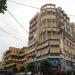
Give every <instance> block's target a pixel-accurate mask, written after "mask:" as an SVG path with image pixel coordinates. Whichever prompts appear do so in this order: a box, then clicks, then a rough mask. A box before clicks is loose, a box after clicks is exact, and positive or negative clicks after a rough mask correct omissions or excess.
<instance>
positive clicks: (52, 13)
mask: <svg viewBox="0 0 75 75" xmlns="http://www.w3.org/2000/svg"><path fill="white" fill-rule="evenodd" d="M73 27H74V26H73V24H71V23H70V18H69V17H68V15H67V14H66V13H65V12H64V10H62V8H61V7H56V5H54V4H45V5H43V6H42V7H41V8H40V12H38V13H37V14H36V15H35V16H34V17H33V18H32V19H31V21H30V26H29V49H28V50H29V51H28V56H29V62H33V61H36V62H37V64H38V63H40V61H41V60H43V59H48V60H49V61H50V62H51V63H52V64H53V66H54V68H56V67H58V66H60V68H61V69H60V70H62V71H65V70H72V69H73V68H74V62H75V38H73V37H74V35H73V33H74V28H73Z"/></svg>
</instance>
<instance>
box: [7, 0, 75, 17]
mask: <svg viewBox="0 0 75 75" xmlns="http://www.w3.org/2000/svg"><path fill="white" fill-rule="evenodd" d="M8 1H10V2H12V3H15V4H18V5H23V6H26V7H31V8H35V9H40V8H37V7H33V6H29V5H25V4H22V3H19V2H15V1H12V0H8ZM68 15H69V14H68ZM69 16H74V17H75V15H69Z"/></svg>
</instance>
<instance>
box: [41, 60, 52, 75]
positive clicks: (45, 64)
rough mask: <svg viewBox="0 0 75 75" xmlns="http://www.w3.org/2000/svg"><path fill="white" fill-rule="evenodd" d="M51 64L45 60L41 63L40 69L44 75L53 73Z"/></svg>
mask: <svg viewBox="0 0 75 75" xmlns="http://www.w3.org/2000/svg"><path fill="white" fill-rule="evenodd" d="M51 66H52V65H51V63H50V62H49V61H48V60H43V61H41V63H40V69H41V72H42V73H43V75H48V74H49V73H50V72H51Z"/></svg>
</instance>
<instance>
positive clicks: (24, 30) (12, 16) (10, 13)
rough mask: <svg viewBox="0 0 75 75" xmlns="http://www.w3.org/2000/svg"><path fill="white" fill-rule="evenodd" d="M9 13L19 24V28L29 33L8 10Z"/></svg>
mask: <svg viewBox="0 0 75 75" xmlns="http://www.w3.org/2000/svg"><path fill="white" fill-rule="evenodd" d="M7 11H8V13H9V14H10V15H11V16H12V18H13V19H14V20H15V21H16V22H17V23H18V24H19V26H20V27H21V28H22V29H23V30H24V31H26V32H27V33H29V32H28V31H27V30H26V29H25V28H24V27H23V26H22V25H21V23H20V22H19V21H18V20H17V19H16V18H15V16H14V15H13V14H12V13H11V12H10V11H9V10H7Z"/></svg>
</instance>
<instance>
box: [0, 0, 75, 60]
mask: <svg viewBox="0 0 75 75" xmlns="http://www.w3.org/2000/svg"><path fill="white" fill-rule="evenodd" d="M11 1H14V2H18V3H21V4H24V5H29V6H33V7H36V8H40V7H41V6H42V5H44V4H47V3H53V4H56V7H62V9H63V10H64V11H65V12H66V13H67V14H69V17H70V19H71V22H75V17H74V16H70V15H75V4H74V3H75V0H7V7H8V8H7V10H8V11H9V12H10V13H11V14H12V15H13V16H14V17H15V18H16V19H17V20H18V21H19V23H20V24H21V25H22V26H23V27H24V28H22V27H21V26H20V25H19V24H18V23H17V22H16V21H15V20H14V19H13V17H12V16H11V15H10V14H9V12H8V11H6V12H5V14H0V61H1V60H2V58H3V53H4V52H5V51H6V50H8V49H9V47H17V48H22V47H24V46H28V31H29V21H30V20H31V18H32V17H33V16H34V15H35V14H36V13H37V12H39V11H40V9H35V8H32V7H27V6H24V5H19V4H15V3H13V2H11Z"/></svg>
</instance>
